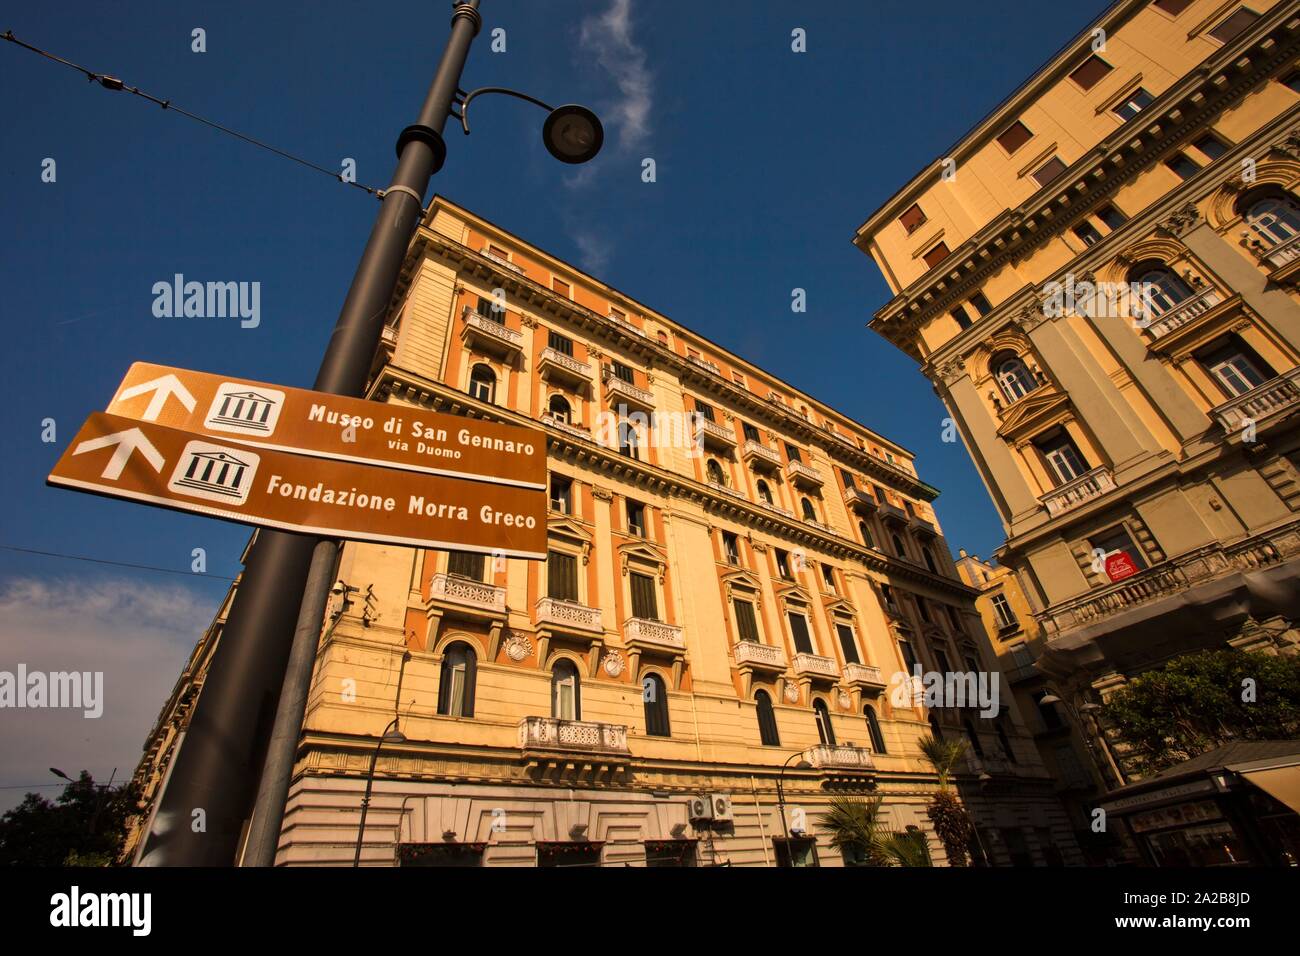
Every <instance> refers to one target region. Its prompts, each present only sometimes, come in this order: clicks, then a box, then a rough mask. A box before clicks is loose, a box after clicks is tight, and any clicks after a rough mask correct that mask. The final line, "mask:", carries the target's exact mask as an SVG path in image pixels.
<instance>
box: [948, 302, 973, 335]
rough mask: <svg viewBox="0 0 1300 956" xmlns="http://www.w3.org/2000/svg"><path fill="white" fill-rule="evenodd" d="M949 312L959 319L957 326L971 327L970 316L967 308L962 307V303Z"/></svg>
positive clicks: (961, 327) (960, 327)
mask: <svg viewBox="0 0 1300 956" xmlns="http://www.w3.org/2000/svg"><path fill="white" fill-rule="evenodd" d="M948 314H949V315H951V316H952V317H953V318H954V319H956V320H957V328H959V329H969V328H970V324H971V323H970V316H969V315H968V314H967V312H966V310H965V309H964V308H962V307H961V306H960V305H959V306H957V308H955V309H953V310H952V311H950V312H949V313H948Z"/></svg>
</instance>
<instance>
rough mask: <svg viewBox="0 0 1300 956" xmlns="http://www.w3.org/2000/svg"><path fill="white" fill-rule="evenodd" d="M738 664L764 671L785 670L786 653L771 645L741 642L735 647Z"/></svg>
mask: <svg viewBox="0 0 1300 956" xmlns="http://www.w3.org/2000/svg"><path fill="white" fill-rule="evenodd" d="M735 655H736V663H737V664H748V665H749V666H751V667H758V668H762V669H764V670H776V671H783V670H785V651H783V650H781V648H779V647H773V646H772V645H771V644H760V643H758V642H757V641H739V642H737V644H736V646H735Z"/></svg>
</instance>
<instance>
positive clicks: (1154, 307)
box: [1130, 265, 1192, 318]
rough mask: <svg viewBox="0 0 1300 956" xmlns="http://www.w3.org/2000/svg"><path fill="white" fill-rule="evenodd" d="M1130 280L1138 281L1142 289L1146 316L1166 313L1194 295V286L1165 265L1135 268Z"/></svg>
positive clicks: (1144, 315)
mask: <svg viewBox="0 0 1300 956" xmlns="http://www.w3.org/2000/svg"><path fill="white" fill-rule="evenodd" d="M1130 281H1135V282H1137V284H1138V287H1139V288H1140V289H1141V293H1140V294H1141V297H1142V298H1141V305H1142V311H1143V317H1144V318H1148V317H1150V318H1154V317H1155V316H1158V315H1164V314H1165V313H1166V312H1168V311H1169V310H1170V309H1172V308H1173V307H1174V306H1176V305H1178V304H1179V303H1180V302H1183V301H1184V300H1186V299H1189V298H1191V295H1192V287H1191V286H1189V285H1188V284H1187V283H1186V282H1184V281H1183V280H1182V279H1181V278H1179V277H1178V275H1177V274H1176V273H1175V272H1174V271H1173V270H1172V269H1170V268H1169V267H1168V266H1164V265H1159V266H1156V267H1155V268H1151V267H1145V268H1143V267H1138V268H1137V269H1134V270H1133V273H1132V276H1131V278H1130Z"/></svg>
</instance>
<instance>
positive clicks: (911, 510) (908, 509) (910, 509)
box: [903, 498, 916, 518]
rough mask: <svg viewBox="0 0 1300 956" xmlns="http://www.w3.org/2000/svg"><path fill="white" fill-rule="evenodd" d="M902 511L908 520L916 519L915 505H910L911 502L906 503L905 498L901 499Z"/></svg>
mask: <svg viewBox="0 0 1300 956" xmlns="http://www.w3.org/2000/svg"><path fill="white" fill-rule="evenodd" d="M903 510H904V511H905V512H907V516H908V517H909V518H915V517H916V505H914V504H912V502H910V501H908V500H907V499H906V498H904V499H903Z"/></svg>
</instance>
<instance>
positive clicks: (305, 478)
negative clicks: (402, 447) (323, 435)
mask: <svg viewBox="0 0 1300 956" xmlns="http://www.w3.org/2000/svg"><path fill="white" fill-rule="evenodd" d="M46 481H47V482H48V483H49V484H51V485H57V486H60V487H64V488H73V489H76V490H79V491H90V492H94V493H96V494H102V495H109V496H111V497H114V498H127V499H130V500H132V501H141V502H144V503H146V504H151V505H161V506H162V507H164V508H176V509H179V510H181V511H193V512H197V513H198V514H204V515H210V516H212V517H215V518H226V519H228V520H230V521H239V522H243V523H244V524H252V525H258V526H262V527H269V528H281V529H283V530H286V531H302V532H309V533H313V534H320V535H324V536H328V537H337V538H349V539H353V540H359V541H383V542H391V543H395V544H405V545H412V546H416V547H429V548H447V549H456V550H462V551H477V552H482V553H485V554H498V555H501V556H504V557H517V558H544V557H545V556H546V494H545V492H542V491H539V490H536V489H530V488H520V487H517V486H513V485H496V484H489V483H487V482H482V481H461V480H459V479H455V478H445V477H442V476H438V475H426V474H420V473H418V472H413V471H400V470H396V469H392V468H372V467H369V466H367V465H357V464H352V463H351V462H344V461H332V460H328V459H320V458H309V457H306V456H303V455H292V454H288V453H286V452H282V451H277V450H274V449H270V448H257V449H254V448H251V447H249V446H248V445H240V444H237V443H235V442H228V441H222V440H217V439H213V438H210V437H208V436H206V435H194V434H191V433H189V432H183V431H179V430H177V429H175V428H167V427H165V426H163V425H156V424H153V423H151V422H142V421H137V420H135V419H130V418H122V417H120V416H117V415H108V414H105V413H103V412H96V413H95V414H93V415H91V416H90V418H88V419H87V420H86V424H84V425H82V426H81V431H79V432H78V433H77V437H76V438H74V439H73V441H72V444H71V445H69V446H68V448H67V450H66V451H65V452H64V453H63V456H62V457H61V458H60V459H59V461H58V463H57V464H56V465H55V466H54V470H53V471H52V472H51V473H50V476H49V478H47V479H46Z"/></svg>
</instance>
